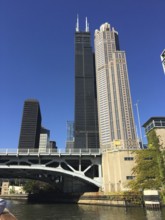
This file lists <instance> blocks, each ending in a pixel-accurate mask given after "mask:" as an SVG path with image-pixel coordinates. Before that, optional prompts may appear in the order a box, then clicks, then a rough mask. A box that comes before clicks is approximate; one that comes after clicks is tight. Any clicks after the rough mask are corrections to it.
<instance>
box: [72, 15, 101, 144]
mask: <svg viewBox="0 0 165 220" xmlns="http://www.w3.org/2000/svg"><path fill="white" fill-rule="evenodd" d="M74 128H75V145H74V148H98V147H99V140H98V120H97V101H96V86H95V68H94V55H93V52H92V47H91V43H90V32H89V24H88V22H87V19H86V28H85V31H83V32H81V31H80V30H79V20H78V18H77V25H76V32H75V127H74Z"/></svg>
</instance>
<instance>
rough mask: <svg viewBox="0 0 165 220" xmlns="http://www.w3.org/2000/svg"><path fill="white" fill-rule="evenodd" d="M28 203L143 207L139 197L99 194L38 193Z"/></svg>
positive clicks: (30, 197)
mask: <svg viewBox="0 0 165 220" xmlns="http://www.w3.org/2000/svg"><path fill="white" fill-rule="evenodd" d="M28 201H30V202H33V203H36V202H37V203H74V204H86V205H107V206H123V207H125V206H143V200H142V197H141V195H135V194H134V195H126V196H125V195H112V194H111V195H108V194H104V193H101V192H91V193H83V194H80V193H76V194H75V193H74V194H73V193H72V194H71V193H64V194H53V193H39V194H30V195H29V197H28Z"/></svg>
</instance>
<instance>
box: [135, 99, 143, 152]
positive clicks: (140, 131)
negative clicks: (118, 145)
mask: <svg viewBox="0 0 165 220" xmlns="http://www.w3.org/2000/svg"><path fill="white" fill-rule="evenodd" d="M138 102H139V100H137V102H136V104H135V106H136V110H137V117H138V124H139V133H140V139H141V143H142V148H143V138H142V129H141V123H140V115H139V108H138Z"/></svg>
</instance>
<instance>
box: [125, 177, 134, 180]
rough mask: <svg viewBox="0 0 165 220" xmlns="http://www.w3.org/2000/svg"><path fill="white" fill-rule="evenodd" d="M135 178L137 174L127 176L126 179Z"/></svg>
mask: <svg viewBox="0 0 165 220" xmlns="http://www.w3.org/2000/svg"><path fill="white" fill-rule="evenodd" d="M134 178H135V176H126V179H127V180H132V179H134Z"/></svg>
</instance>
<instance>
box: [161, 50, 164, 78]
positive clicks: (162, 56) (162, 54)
mask: <svg viewBox="0 0 165 220" xmlns="http://www.w3.org/2000/svg"><path fill="white" fill-rule="evenodd" d="M160 59H161V62H162V66H163V71H164V74H165V49H164V50H163V52H162V53H161V55H160Z"/></svg>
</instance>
